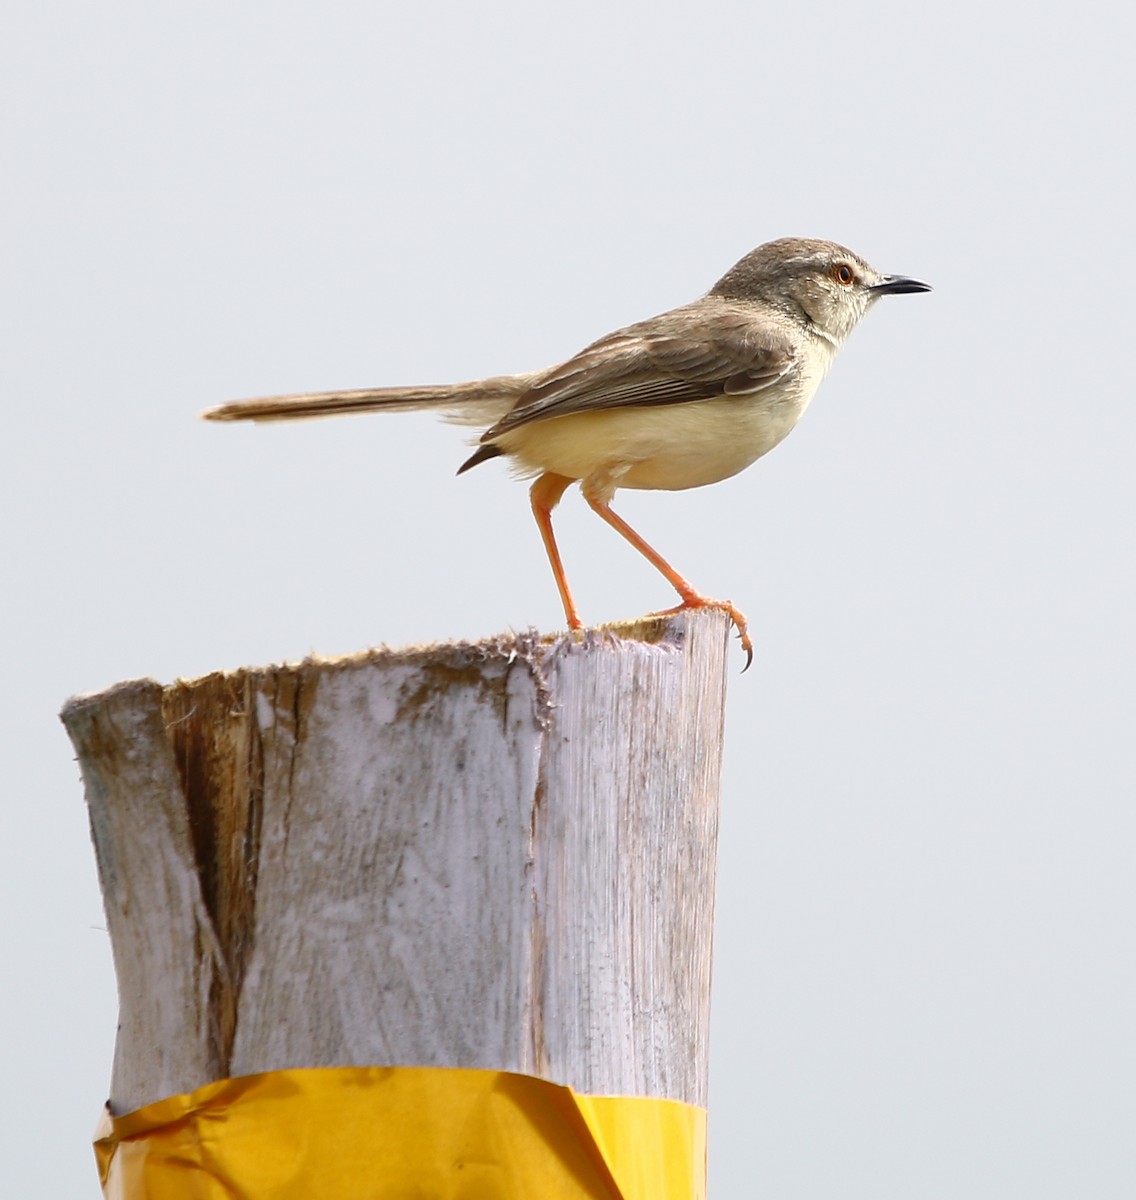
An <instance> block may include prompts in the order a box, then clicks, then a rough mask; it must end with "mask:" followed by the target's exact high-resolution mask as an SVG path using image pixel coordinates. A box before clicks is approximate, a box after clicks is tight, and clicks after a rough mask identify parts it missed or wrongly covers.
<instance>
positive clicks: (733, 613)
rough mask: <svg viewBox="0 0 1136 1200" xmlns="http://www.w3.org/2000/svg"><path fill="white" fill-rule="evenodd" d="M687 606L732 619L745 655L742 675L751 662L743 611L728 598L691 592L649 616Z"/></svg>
mask: <svg viewBox="0 0 1136 1200" xmlns="http://www.w3.org/2000/svg"><path fill="white" fill-rule="evenodd" d="M688 608H713V609H717V611H718V612H724V613H725V614H726V616H727V617H729V618H730V620H731V621H733V623H734V628H735V629H736V630H737V631H738V637H739V638H741V643H742V649H743V650H744V651H745V655H746V665H745V666H744V667H742V674H743V675H744V674H745V673H746V671H748V670H749V669H750V666H751V664H752V663H753V639H752V638H751V637H750V636H749V622H748V621H747V620H746V615H745V613H743V612H742V611H741V609H740V608H735V607H734V605H733V604H731V603H730V601H729V600H713V599H711V598H710V597H709V596H702V595H699V593H698V592H691V593H690V594H689V595H683V597H682V603H681V604H676V605H675V606H674V608H664V609H663V610H662V611H661V612H655V613H651V616H652V617H669V616H671V615H673V614H674V613H680V612H685V611H686V610H687V609H688Z"/></svg>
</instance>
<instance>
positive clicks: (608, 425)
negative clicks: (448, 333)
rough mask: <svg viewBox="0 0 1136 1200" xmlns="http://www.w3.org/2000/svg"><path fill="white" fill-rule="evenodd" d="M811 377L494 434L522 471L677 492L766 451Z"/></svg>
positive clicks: (802, 403)
mask: <svg viewBox="0 0 1136 1200" xmlns="http://www.w3.org/2000/svg"><path fill="white" fill-rule="evenodd" d="M816 383H819V380H817V381H816ZM816 383H811V386H809V384H808V383H806V382H805V381H802V383H801V384H800V385H798V386H797V387H796V388H793V389H788V388H783V389H780V390H779V394H778V395H775V396H770V395H769V394H768V393H764V394H763V393H757V394H756V395H753V396H728V397H718V398H715V399H713V400H695V401H685V402H682V403H679V404H669V405H658V406H655V407H650V408H609V409H600V410H597V411H595V412H584V413H574V414H572V415H571V416H565V417H554V418H551V419H547V420H544V421H534V422H533V423H532V424H531V425H522V426H521V427H520V428H518V429H515V430H512V431H511V432H510V433H508V434H506V435H505V436H503V437H501V438H500V439H499V441H500V445H501V446H502V448H503V449H505V451H506V452H507V453H508V454H510V455H511V456H512V457H513V459H514V461H515V462H516V463H517V464H518V465H519V466H520V467H521V468H522V469H523V470H524V471H525V472H526V473H534V472H545V471H552V472H554V473H555V474H557V475H565V476H567V477H568V478H569V479H589V478H592V477H598V478H597V482H599V480H600V479H604V480H610V483H611V484H612V485H614V487H618V488H640V489H653V490H659V491H681V490H683V489H685V488H693V487H702V486H704V485H705V484H708V483H717V482H718V481H719V480H721V479H728V478H729V477H730V476H731V475H736V474H737V473H738V472H739V471H742V470H744V469H745V468H746V467H748V466H749V465H750V464H751V463H753V462H755V461H756V460H757V459H759V458H760V457H761V456H762V455H763V454H765V453H766V452H767V451H769V450H772V449H773V447H774V446H776V445H777V443H778V442H779V441H781V439H782V438H784V437H785V436H786V434H788V433H789V431H790V430H791V429H792V428H793V426H794V425H796V423H797V421H798V420H799V419H800V417H801V414H802V413H803V412H804V411H805V409H806V408H807V407H808V403H809V401H810V400H811V399H812V395H813V393H814V392H815V391H816Z"/></svg>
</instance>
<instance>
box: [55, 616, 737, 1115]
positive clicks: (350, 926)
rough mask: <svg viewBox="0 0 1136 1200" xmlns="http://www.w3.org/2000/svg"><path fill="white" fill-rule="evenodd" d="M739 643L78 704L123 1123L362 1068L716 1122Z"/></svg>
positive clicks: (656, 629)
mask: <svg viewBox="0 0 1136 1200" xmlns="http://www.w3.org/2000/svg"><path fill="white" fill-rule="evenodd" d="M727 632H728V624H727V622H726V620H725V618H723V617H722V616H721V615H720V614H718V613H687V614H682V615H680V616H676V617H672V618H667V619H656V620H653V621H650V622H645V623H639V624H637V625H635V626H626V627H620V628H619V630H618V632H613V631H606V632H605V631H589V633H588V634H587V635H586V637H585V638H584V640H583V641H582V642H580V641H574V640H571V639H568V638H560V639H555V640H551V641H541V640H540V639H539V638H537V637H536V636H535V635H529V636H517V637H508V638H500V639H496V640H493V641H489V642H485V643H480V644H477V645H450V646H432V647H423V648H416V649H411V650H406V651H398V652H395V651H386V650H380V651H374V652H371V653H368V654H363V655H359V656H356V657H353V658H349V659H342V660H334V661H319V660H312V661H307V662H304V663H301V664H298V665H295V666H282V667H274V668H270V669H266V670H248V671H241V672H236V673H233V674H216V675H211V676H206V677H205V678H203V679H200V680H196V681H193V682H180V683H177V684H174V685H172V686H170V687H168V688H162V687H160V686H159V685H158V684H155V683H152V682H143V683H138V684H130V685H123V686H120V687H118V688H115V689H112V690H111V691H109V692H107V693H104V694H101V695H99V696H92V697H82V698H79V699H76V700H74V701H72V702H71V703H70V704H68V706H67V707H66V709H65V710H64V713H63V719H64V722H65V724H66V726H67V728H68V731H69V733H70V735H71V737H72V740H73V742H74V744H75V746H76V749H77V751H78V753H79V760H80V763H81V766H82V770H83V778H84V783H85V787H86V794H87V801H88V807H89V810H90V816H91V828H92V835H93V839H94V842H95V847H96V853H97V856H98V863H99V872H100V878H101V881H102V887H103V892H104V900H105V904H106V909H107V919H108V926H109V929H110V933H111V940H112V945H113V948H114V954H115V967H116V972H117V975H118V982H119V992H120V1004H121V1009H122V1022H121V1026H120V1030H119V1039H118V1044H117V1047H116V1055H115V1066H114V1078H113V1081H112V1106H113V1108H114V1109H115V1111H119V1112H122V1111H128V1110H129V1109H131V1108H134V1107H137V1106H139V1105H140V1104H144V1103H147V1102H149V1101H152V1100H155V1099H159V1098H161V1097H162V1096H165V1095H169V1094H172V1093H175V1092H179V1091H186V1090H190V1089H192V1088H194V1087H196V1086H198V1085H200V1084H202V1083H205V1082H207V1081H209V1080H212V1079H216V1078H223V1077H225V1076H229V1075H239V1074H246V1073H250V1072H255V1071H263V1070H272V1069H277V1068H283V1067H303V1066H330V1065H352V1064H359V1065H362V1064H396V1065H436V1066H458V1067H490V1068H498V1069H505V1070H514V1071H523V1072H527V1073H530V1074H536V1075H541V1076H543V1077H545V1078H548V1079H552V1080H554V1081H556V1082H559V1083H567V1084H571V1085H572V1086H574V1087H576V1088H577V1089H579V1090H581V1091H585V1092H588V1093H591V1094H601V1095H603V1094H607V1095H611V1094H625V1095H643V1096H665V1097H670V1098H673V1099H679V1100H686V1101H688V1102H690V1103H695V1104H705V1100H706V1059H707V1026H708V1019H709V987H710V959H711V945H712V921H713V891H714V872H715V841H716V833H717V809H718V777H719V770H720V756H721V740H722V727H723V716H724V690H725V689H724V679H725V670H726V665H727V659H726V646H727ZM632 635H634V636H632Z"/></svg>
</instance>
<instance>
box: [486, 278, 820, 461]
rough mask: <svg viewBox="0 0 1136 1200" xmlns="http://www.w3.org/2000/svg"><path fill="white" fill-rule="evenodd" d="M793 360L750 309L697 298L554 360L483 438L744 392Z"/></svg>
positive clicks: (782, 374)
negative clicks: (587, 415)
mask: <svg viewBox="0 0 1136 1200" xmlns="http://www.w3.org/2000/svg"><path fill="white" fill-rule="evenodd" d="M797 363H798V359H797V354H796V351H795V348H794V346H793V344H792V343H791V342H790V341H789V339H788V338H787V337H785V336H784V335H782V334H781V333H780V332H778V331H777V330H775V329H771V328H770V327H769V325H768V324H767V323H765V322H762V321H760V320H757V319H755V316H754V315H753V314H752V313H751V312H748V311H746V310H745V309H740V308H738V307H736V306H733V305H726V304H713V303H711V302H708V301H705V300H703V301H700V302H696V303H695V304H692V305H688V306H687V307H686V308H680V309H675V310H674V311H672V312H669V313H665V314H663V315H662V316H661V317H654V318H652V319H651V320H649V321H642V322H640V323H639V324H637V325H630V326H628V327H627V328H626V329H621V330H619V331H618V332H617V333H613V334H609V335H608V336H607V337H605V338H601V339H600V340H599V341H598V342H594V343H593V344H592V345H591V346H589V347H588V348H587V349H586V350H582V351H581V352H580V353H579V354H577V355H576V356H575V357H574V358H570V359H569V360H568V361H567V362H565V363H562V364H561V365H560V366H558V367H553V368H552V369H551V370H550V371H548V372H547V373H546V374H544V375H543V376H540V377H538V379H537V381H536V382H535V383H534V384H533V385H532V386H531V387H529V389H528V390H527V391H526V392H525V393H524V394H523V395H521V396H520V397H519V398H518V400H517V403H516V405H515V406H514V407H513V408H512V409H511V410H510V411H509V412H508V413H506V414H505V416H503V417H502V418H501V419H500V420H499V421H498V422H497V423H496V424H495V425H493V426H492V427H491V428H490V429H488V430H486V432H485V433H484V434H483V435H482V438H481V441H482V443H483V444H488V443H492V442H493V441H494V439H495V438H498V437H500V436H501V434H504V433H508V432H509V431H510V430H512V429H517V428H519V427H520V426H522V425H527V424H529V423H530V422H532V421H542V420H546V419H549V418H552V417H566V416H570V415H572V414H573V413H582V412H595V411H597V410H600V409H605V408H624V407H630V406H643V407H649V406H654V405H659V404H682V403H685V402H688V401H692V400H709V399H712V398H714V397H716V396H743V395H749V394H752V393H754V392H760V391H761V390H762V389H764V388H767V387H769V386H770V385H771V384H774V383H776V382H777V381H778V380H781V379H784V378H786V377H787V376H789V375H791V374H792V372H793V371H795V370H796V369H797Z"/></svg>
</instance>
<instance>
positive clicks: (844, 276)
mask: <svg viewBox="0 0 1136 1200" xmlns="http://www.w3.org/2000/svg"><path fill="white" fill-rule="evenodd" d="M832 278H833V279H835V280H836V282H837V283H841V284H843V285H844V286H845V287H851V286H852V284H854V283H855V282H856V272H855V271H853V270H852V268H851V267H850V266H849V265H848V264H847V263H837V264H836V266H835V267H833V268H832Z"/></svg>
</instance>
